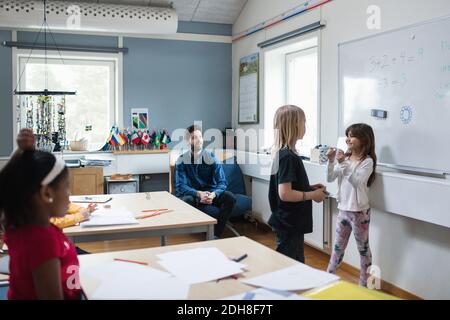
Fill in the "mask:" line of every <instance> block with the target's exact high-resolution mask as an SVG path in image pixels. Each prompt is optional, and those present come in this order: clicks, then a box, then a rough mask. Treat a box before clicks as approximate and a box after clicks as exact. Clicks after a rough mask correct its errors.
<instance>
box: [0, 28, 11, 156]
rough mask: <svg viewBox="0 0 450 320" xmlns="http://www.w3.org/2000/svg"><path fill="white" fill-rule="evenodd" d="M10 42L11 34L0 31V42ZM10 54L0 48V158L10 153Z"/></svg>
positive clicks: (5, 49)
mask: <svg viewBox="0 0 450 320" xmlns="http://www.w3.org/2000/svg"><path fill="white" fill-rule="evenodd" d="M3 41H11V32H9V31H1V30H0V42H3ZM11 79H12V53H11V49H10V48H5V47H3V46H0V156H2V155H10V154H11V152H12V147H13V144H12V130H13V108H12V90H13V85H12V83H11Z"/></svg>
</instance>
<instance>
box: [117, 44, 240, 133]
mask: <svg viewBox="0 0 450 320" xmlns="http://www.w3.org/2000/svg"><path fill="white" fill-rule="evenodd" d="M124 46H125V47H128V48H129V49H130V50H129V52H128V54H126V55H124V62H123V70H124V72H123V81H124V125H125V126H130V125H131V124H130V109H131V108H148V109H149V117H150V125H151V126H152V127H153V126H156V127H167V128H168V129H169V130H173V129H177V128H185V127H187V126H189V125H191V124H193V122H194V121H195V120H202V121H203V128H204V129H207V128H218V129H220V130H223V129H224V128H225V127H226V126H229V125H230V122H231V44H225V43H208V42H193V41H170V40H156V39H137V38H125V39H124Z"/></svg>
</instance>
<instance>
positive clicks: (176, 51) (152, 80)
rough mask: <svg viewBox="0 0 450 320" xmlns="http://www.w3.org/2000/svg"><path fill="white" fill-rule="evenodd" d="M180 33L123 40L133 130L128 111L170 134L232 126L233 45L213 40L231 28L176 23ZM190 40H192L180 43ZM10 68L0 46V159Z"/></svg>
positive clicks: (126, 107) (91, 41) (0, 35)
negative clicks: (137, 111)
mask: <svg viewBox="0 0 450 320" xmlns="http://www.w3.org/2000/svg"><path fill="white" fill-rule="evenodd" d="M178 32H179V34H177V35H176V40H172V39H152V38H151V37H148V38H134V37H124V39H123V44H124V46H125V47H127V48H128V49H129V52H128V53H127V54H124V56H123V119H124V125H125V126H131V124H130V123H131V119H130V110H131V108H144V107H145V108H148V109H149V113H150V125H151V126H152V127H157V128H168V129H169V130H173V129H176V128H185V127H187V126H188V125H190V124H192V123H193V121H194V120H203V124H204V128H205V129H207V128H218V129H220V130H223V129H224V128H225V127H229V126H230V124H231V110H230V109H231V94H230V93H231V44H230V43H226V41H223V39H218V37H216V36H222V38H223V36H225V38H226V36H230V35H231V25H225V24H211V23H196V22H180V24H179V27H178ZM189 34H192V36H193V37H192V38H191V39H190V40H189V41H186V40H183V39H185V38H186V39H187V38H189ZM199 36H200V37H202V36H204V38H203V39H202V38H200V37H199ZM35 37H36V33H34V32H26V31H23V32H22V31H19V32H18V34H17V38H18V40H19V41H27V42H32V43H33V42H34V40H35ZM54 37H55V40H56V43H57V44H65V45H87V46H104V47H111V46H117V43H118V37H117V35H116V36H114V35H110V36H107V35H106V36H105V35H101V36H100V35H86V34H61V33H54ZM208 37H209V38H208ZM219 38H220V37H219ZM193 39H194V41H192V40H193ZM217 39H218V40H217ZM6 40H11V31H9V30H0V41H6ZM49 41H51V40H49ZM38 42H43V36H41V37H40V40H39V41H38ZM11 64H12V57H11V49H10V48H5V47H3V46H0V70H1V73H0V108H1V109H0V110H1V115H0V133H1V134H2V135H1V137H2V139H1V140H0V156H8V155H9V154H10V153H11V151H12V106H11V104H12V97H11V91H12V87H13V85H12V84H11V78H12V73H11V72H12V68H11Z"/></svg>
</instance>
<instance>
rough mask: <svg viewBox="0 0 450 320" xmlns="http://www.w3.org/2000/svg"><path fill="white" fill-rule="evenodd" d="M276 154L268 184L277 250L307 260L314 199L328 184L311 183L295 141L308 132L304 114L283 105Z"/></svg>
mask: <svg viewBox="0 0 450 320" xmlns="http://www.w3.org/2000/svg"><path fill="white" fill-rule="evenodd" d="M274 129H275V140H274V146H273V148H272V155H273V157H274V161H273V165H272V175H271V177H270V186H269V202H270V209H271V211H272V215H271V216H270V219H269V224H270V226H272V228H273V229H274V230H275V232H276V241H277V248H276V250H277V251H278V252H280V253H282V254H284V255H286V256H288V257H291V258H293V259H295V260H298V261H300V262H302V263H304V262H305V256H304V250H303V242H304V235H305V234H307V233H310V232H312V227H313V226H312V201H311V200H314V201H315V202H322V201H323V200H324V199H325V193H324V191H325V187H324V186H323V185H321V184H317V185H313V186H311V185H310V184H309V180H308V176H307V174H306V170H305V167H304V166H303V162H302V159H301V158H300V156H299V154H298V153H297V151H296V149H295V144H296V143H297V141H298V140H299V139H303V136H304V135H305V113H304V112H303V110H302V109H300V108H299V107H296V106H291V105H289V106H284V107H281V108H279V109H278V110H277V111H276V113H275V119H274Z"/></svg>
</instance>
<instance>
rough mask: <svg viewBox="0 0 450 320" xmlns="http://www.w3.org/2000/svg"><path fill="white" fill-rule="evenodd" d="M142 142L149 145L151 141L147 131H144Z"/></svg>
mask: <svg viewBox="0 0 450 320" xmlns="http://www.w3.org/2000/svg"><path fill="white" fill-rule="evenodd" d="M141 142H142V144H144V145H147V144H149V143H150V136H149V135H148V133H147V132H144V134H143V135H142V139H141Z"/></svg>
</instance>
